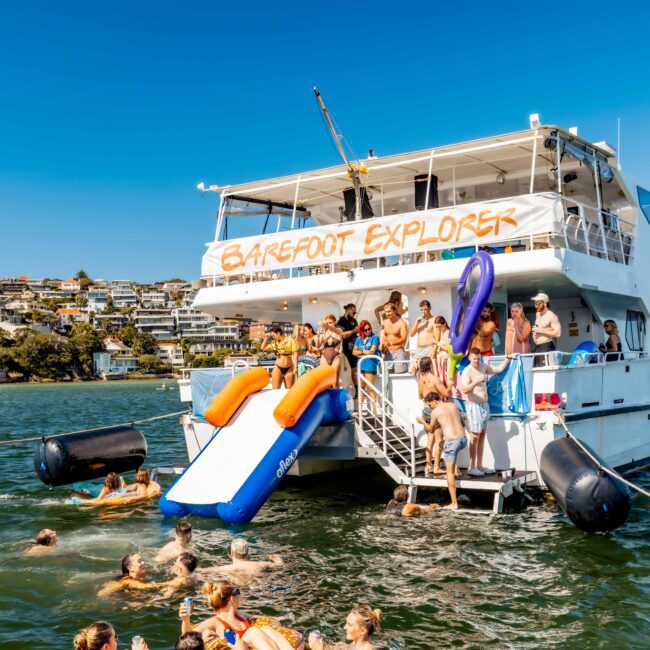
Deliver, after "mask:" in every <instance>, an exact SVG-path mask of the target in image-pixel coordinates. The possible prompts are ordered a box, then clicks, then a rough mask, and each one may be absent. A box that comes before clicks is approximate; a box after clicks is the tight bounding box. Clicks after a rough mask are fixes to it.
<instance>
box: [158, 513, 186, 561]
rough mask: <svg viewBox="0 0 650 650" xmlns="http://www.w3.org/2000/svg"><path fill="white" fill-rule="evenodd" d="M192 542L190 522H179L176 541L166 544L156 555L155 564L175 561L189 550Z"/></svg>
mask: <svg viewBox="0 0 650 650" xmlns="http://www.w3.org/2000/svg"><path fill="white" fill-rule="evenodd" d="M191 541H192V524H191V523H190V522H189V521H179V522H178V523H177V524H176V539H175V540H174V541H172V542H168V543H167V544H165V545H164V546H163V547H162V548H161V549H160V550H159V551H158V555H156V557H155V559H154V561H155V562H168V561H170V560H175V559H176V558H177V557H178V556H179V555H180V554H181V553H183V552H184V551H187V550H189V543H190V542H191Z"/></svg>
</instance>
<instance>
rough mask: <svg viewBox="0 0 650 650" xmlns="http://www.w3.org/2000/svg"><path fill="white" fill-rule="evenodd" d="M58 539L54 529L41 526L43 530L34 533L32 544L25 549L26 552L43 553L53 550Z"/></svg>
mask: <svg viewBox="0 0 650 650" xmlns="http://www.w3.org/2000/svg"><path fill="white" fill-rule="evenodd" d="M58 539H59V538H58V536H57V534H56V531H54V530H51V529H50V528H43V530H41V531H40V532H39V533H38V535H36V539H35V540H34V541H35V544H34V546H32V547H30V548H29V549H27V553H28V554H29V555H43V554H46V553H49V552H51V551H53V550H54V547H55V546H56V542H57V540H58Z"/></svg>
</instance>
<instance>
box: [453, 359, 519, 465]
mask: <svg viewBox="0 0 650 650" xmlns="http://www.w3.org/2000/svg"><path fill="white" fill-rule="evenodd" d="M481 354H482V353H481V350H479V349H478V348H472V349H471V350H470V351H469V365H468V366H467V368H465V370H463V373H462V375H461V377H460V379H461V386H462V389H463V393H465V411H466V416H467V418H466V419H467V428H468V429H469V432H470V433H469V435H470V441H469V458H470V464H469V470H468V471H467V473H468V474H469V475H470V476H485V474H494V470H493V469H488V468H487V467H483V448H484V446H485V430H486V429H487V425H488V421H489V419H490V407H489V405H488V394H487V378H488V376H489V375H498V374H499V373H502V372H503V371H504V370H505V369H506V368H507V367H508V364H509V363H510V359H511V357H510V356H508V357H506V358H505V359H504V360H503V363H501V365H499V366H497V367H495V368H493V367H492V366H489V365H488V364H487V363H483V362H482V361H481ZM515 356H516V355H515Z"/></svg>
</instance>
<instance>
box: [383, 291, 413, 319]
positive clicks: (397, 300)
mask: <svg viewBox="0 0 650 650" xmlns="http://www.w3.org/2000/svg"><path fill="white" fill-rule="evenodd" d="M388 302H389V303H390V304H391V305H393V309H394V310H395V312H396V313H397V315H398V316H399V317H400V318H401V317H402V316H403V315H404V314H405V313H406V307H405V306H404V300H403V299H402V293H401V291H391V292H390V297H389V298H388ZM385 309H386V303H384V304H382V305H379V306H378V307H375V316H376V317H377V320H378V321H379V324H380V325H381V323H382V321H383V320H384V319H385V318H386V312H385Z"/></svg>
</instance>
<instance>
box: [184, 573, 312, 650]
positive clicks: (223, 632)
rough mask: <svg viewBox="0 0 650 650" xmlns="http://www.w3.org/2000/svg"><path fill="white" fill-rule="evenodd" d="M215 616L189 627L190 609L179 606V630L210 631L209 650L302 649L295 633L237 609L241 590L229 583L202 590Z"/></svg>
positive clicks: (300, 637)
mask: <svg viewBox="0 0 650 650" xmlns="http://www.w3.org/2000/svg"><path fill="white" fill-rule="evenodd" d="M202 592H203V594H204V595H205V596H206V597H207V601H208V605H209V606H210V607H212V608H213V609H214V612H215V613H214V616H211V617H210V618H208V619H206V620H205V621H202V622H201V623H199V624H197V625H194V626H192V623H191V621H190V614H191V612H190V611H189V608H188V607H187V606H186V604H185V603H183V604H181V607H180V610H179V616H180V619H181V631H182V633H183V634H185V633H187V632H192V631H195V632H199V633H204V632H206V631H211V632H212V633H213V634H214V637H213V640H212V641H209V642H208V643H206V648H207V649H208V650H222V648H223V649H226V648H229V647H230V648H234V649H235V650H248V648H249V647H254V648H256V650H300V649H302V648H304V640H303V637H302V635H301V634H300V633H299V632H297V631H296V630H292V629H290V628H285V627H281V626H279V625H277V624H276V623H275V622H274V621H273V620H272V619H269V618H266V617H251V616H248V615H246V614H244V613H243V612H241V611H240V610H239V607H240V604H241V600H240V596H241V590H240V589H239V588H238V587H236V586H235V585H233V584H232V583H231V582H229V581H228V580H215V581H214V582H206V583H205V585H203V589H202Z"/></svg>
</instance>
